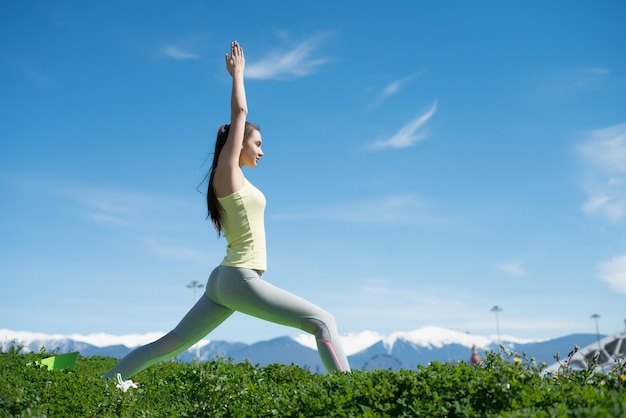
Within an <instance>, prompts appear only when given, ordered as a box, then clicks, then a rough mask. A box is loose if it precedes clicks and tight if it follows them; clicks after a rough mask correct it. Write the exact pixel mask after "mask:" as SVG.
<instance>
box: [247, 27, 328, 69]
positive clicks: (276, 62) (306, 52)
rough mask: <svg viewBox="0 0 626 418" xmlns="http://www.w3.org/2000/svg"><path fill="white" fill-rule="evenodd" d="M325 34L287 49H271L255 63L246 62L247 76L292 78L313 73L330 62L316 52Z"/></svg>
mask: <svg viewBox="0 0 626 418" xmlns="http://www.w3.org/2000/svg"><path fill="white" fill-rule="evenodd" d="M324 38H325V36H323V35H317V36H314V37H312V38H310V39H307V40H305V41H303V42H301V43H300V44H298V45H296V46H295V47H292V48H290V49H287V50H280V51H271V52H269V53H268V54H267V55H266V56H265V57H263V58H261V59H260V60H258V61H256V62H253V63H246V77H247V78H251V79H278V80H281V79H292V78H296V77H303V76H306V75H309V74H311V73H313V72H314V71H315V70H316V69H317V68H318V67H319V66H321V65H322V64H325V63H326V62H328V59H327V58H322V57H317V56H315V53H316V51H317V49H318V48H319V46H320V44H321V43H322V41H323V40H324Z"/></svg>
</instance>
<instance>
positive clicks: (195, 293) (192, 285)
mask: <svg viewBox="0 0 626 418" xmlns="http://www.w3.org/2000/svg"><path fill="white" fill-rule="evenodd" d="M187 287H188V288H189V289H193V303H194V305H195V304H196V302H197V300H198V289H200V288H201V287H204V285H203V284H202V283H200V282H199V281H197V280H194V281H193V282H191V283H189V284H188V285H187ZM196 360H200V344H199V343H196Z"/></svg>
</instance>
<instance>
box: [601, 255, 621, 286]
mask: <svg viewBox="0 0 626 418" xmlns="http://www.w3.org/2000/svg"><path fill="white" fill-rule="evenodd" d="M598 278H599V279H600V280H602V281H604V282H607V283H608V284H609V286H610V287H611V288H612V289H613V290H614V291H616V292H618V293H623V294H625V295H626V254H624V255H621V256H617V257H613V258H611V259H610V260H607V261H603V262H602V263H600V265H599V266H598Z"/></svg>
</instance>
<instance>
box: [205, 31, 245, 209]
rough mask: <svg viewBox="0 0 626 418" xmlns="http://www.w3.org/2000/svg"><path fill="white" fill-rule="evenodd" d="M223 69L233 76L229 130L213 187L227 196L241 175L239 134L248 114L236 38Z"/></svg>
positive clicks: (239, 183) (240, 182) (241, 179)
mask: <svg viewBox="0 0 626 418" xmlns="http://www.w3.org/2000/svg"><path fill="white" fill-rule="evenodd" d="M225 59H226V69H227V70H228V73H229V74H230V75H231V77H232V79H233V86H232V92H231V98H230V129H229V131H228V139H227V140H226V143H225V144H224V148H222V152H221V153H220V156H219V159H218V162H217V168H216V172H215V179H214V183H213V187H214V188H215V193H216V195H217V196H219V197H222V196H226V195H229V194H231V193H234V192H236V191H237V190H239V189H241V188H242V187H243V185H244V181H245V180H244V177H243V173H242V171H241V168H240V166H239V156H240V154H241V149H242V146H243V135H244V129H245V124H246V117H247V115H248V105H247V102H246V91H245V88H244V82H243V71H244V67H245V58H244V55H243V49H242V48H241V46H240V45H239V43H237V42H236V41H235V42H233V43H232V44H231V45H230V54H226V55H225Z"/></svg>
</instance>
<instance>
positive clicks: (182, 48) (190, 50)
mask: <svg viewBox="0 0 626 418" xmlns="http://www.w3.org/2000/svg"><path fill="white" fill-rule="evenodd" d="M197 44H198V40H197V39H188V40H185V41H181V42H178V43H169V44H166V45H164V46H163V47H162V48H161V53H162V54H163V55H165V56H166V57H168V58H172V59H175V60H178V61H184V60H193V59H200V58H202V57H201V56H200V54H198V53H197V52H195V51H194V50H196V49H197Z"/></svg>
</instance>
